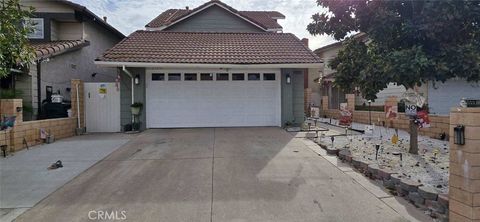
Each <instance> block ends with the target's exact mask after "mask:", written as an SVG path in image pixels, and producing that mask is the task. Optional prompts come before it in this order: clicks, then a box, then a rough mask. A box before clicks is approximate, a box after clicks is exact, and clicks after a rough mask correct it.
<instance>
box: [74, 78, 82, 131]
mask: <svg viewBox="0 0 480 222" xmlns="http://www.w3.org/2000/svg"><path fill="white" fill-rule="evenodd" d="M78 85H79V83H77V84H76V85H75V89H76V93H77V95H76V96H77V129H80V127H81V126H80V95H79V93H78Z"/></svg>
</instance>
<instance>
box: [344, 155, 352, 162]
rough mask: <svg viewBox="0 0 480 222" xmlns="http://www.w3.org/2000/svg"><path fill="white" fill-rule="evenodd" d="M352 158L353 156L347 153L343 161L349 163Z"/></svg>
mask: <svg viewBox="0 0 480 222" xmlns="http://www.w3.org/2000/svg"><path fill="white" fill-rule="evenodd" d="M352 158H353V157H352V154H348V155H346V156H345V161H346V162H347V163H351V162H352Z"/></svg>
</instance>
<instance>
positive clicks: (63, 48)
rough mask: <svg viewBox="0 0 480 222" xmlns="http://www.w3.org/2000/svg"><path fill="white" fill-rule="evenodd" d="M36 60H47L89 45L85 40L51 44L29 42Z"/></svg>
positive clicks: (53, 42)
mask: <svg viewBox="0 0 480 222" xmlns="http://www.w3.org/2000/svg"><path fill="white" fill-rule="evenodd" d="M30 45H31V46H32V48H33V49H34V50H35V55H36V57H37V59H39V58H47V57H50V56H52V55H55V54H61V53H64V52H67V51H69V50H72V49H75V48H79V47H84V46H87V45H89V42H88V41H85V40H61V41H51V42H31V43H30Z"/></svg>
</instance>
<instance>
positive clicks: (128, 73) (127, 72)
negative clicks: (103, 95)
mask: <svg viewBox="0 0 480 222" xmlns="http://www.w3.org/2000/svg"><path fill="white" fill-rule="evenodd" d="M122 71H123V72H125V74H127V75H128V77H130V79H131V80H132V104H133V103H134V102H135V99H134V98H133V97H134V95H135V93H134V86H135V83H134V79H133V75H132V73H130V71H128V70H127V68H126V67H125V65H124V66H122Z"/></svg>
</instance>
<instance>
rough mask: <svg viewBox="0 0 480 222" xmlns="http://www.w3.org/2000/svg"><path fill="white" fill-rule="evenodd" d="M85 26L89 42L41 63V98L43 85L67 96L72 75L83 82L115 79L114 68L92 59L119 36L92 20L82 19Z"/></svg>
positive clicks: (43, 92)
mask: <svg viewBox="0 0 480 222" xmlns="http://www.w3.org/2000/svg"><path fill="white" fill-rule="evenodd" d="M84 28H85V29H84V32H85V36H84V37H85V39H86V40H87V41H89V42H90V45H89V46H86V47H83V48H82V49H80V50H77V51H73V52H69V53H66V54H62V55H59V56H57V57H53V58H51V59H50V60H49V61H48V62H44V63H42V73H41V75H42V84H41V90H42V91H41V92H42V100H44V99H45V98H46V97H45V87H46V86H52V87H53V91H54V92H57V91H60V94H61V95H63V96H64V97H65V98H67V99H68V98H70V93H69V92H68V91H67V88H69V87H70V80H71V79H81V80H83V81H84V82H113V81H115V78H116V76H117V72H116V69H114V68H101V67H98V66H96V65H95V64H94V60H95V58H97V57H98V56H100V55H101V54H102V53H103V52H105V51H106V50H107V49H109V48H111V47H113V46H114V45H115V44H116V43H118V42H119V41H120V40H121V39H120V38H118V37H117V36H115V35H113V34H111V33H109V32H107V31H106V30H105V29H103V28H101V27H99V26H98V25H96V24H94V23H91V22H85V24H84ZM93 73H97V74H96V76H95V77H92V74H93ZM34 93H36V92H34Z"/></svg>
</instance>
